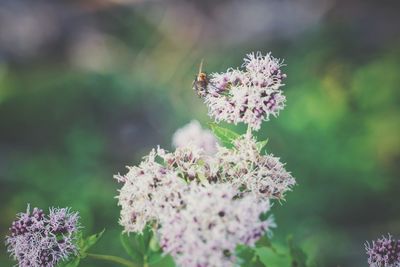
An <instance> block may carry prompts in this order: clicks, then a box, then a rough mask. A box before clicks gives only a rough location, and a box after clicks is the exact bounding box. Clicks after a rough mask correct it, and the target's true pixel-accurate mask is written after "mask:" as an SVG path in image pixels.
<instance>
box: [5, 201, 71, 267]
mask: <svg viewBox="0 0 400 267" xmlns="http://www.w3.org/2000/svg"><path fill="white" fill-rule="evenodd" d="M78 220H79V216H78V213H73V212H71V211H70V210H69V209H68V208H61V209H59V208H52V209H50V213H49V214H48V215H46V214H45V213H44V212H43V211H42V210H41V209H38V208H34V209H33V210H32V211H31V210H30V207H29V205H28V208H27V211H26V212H25V213H20V214H18V215H17V218H16V220H15V221H14V222H13V223H12V225H11V228H10V232H11V234H10V235H9V236H7V237H6V246H7V250H8V252H9V253H10V254H11V256H12V257H13V258H14V259H15V260H17V261H18V266H19V267H28V266H29V267H53V266H56V265H57V264H58V263H59V262H61V261H63V260H66V259H68V258H69V257H70V256H72V255H76V254H77V253H78V249H77V246H76V245H75V244H76V234H77V232H78V229H79V222H78Z"/></svg>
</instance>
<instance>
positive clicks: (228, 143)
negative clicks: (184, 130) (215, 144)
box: [209, 123, 240, 148]
mask: <svg viewBox="0 0 400 267" xmlns="http://www.w3.org/2000/svg"><path fill="white" fill-rule="evenodd" d="M209 125H210V128H211V130H212V131H213V133H214V135H215V136H216V137H217V138H218V139H219V140H220V141H221V143H222V145H223V146H225V147H227V148H231V147H232V146H233V145H232V143H233V141H234V140H235V139H237V138H238V137H239V136H240V135H239V134H238V133H235V132H234V131H232V130H230V129H227V128H224V127H221V126H218V125H217V124H216V123H210V124H209Z"/></svg>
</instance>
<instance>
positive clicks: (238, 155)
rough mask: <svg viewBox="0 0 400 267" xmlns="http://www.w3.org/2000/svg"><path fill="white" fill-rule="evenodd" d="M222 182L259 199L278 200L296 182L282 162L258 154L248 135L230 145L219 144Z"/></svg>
mask: <svg viewBox="0 0 400 267" xmlns="http://www.w3.org/2000/svg"><path fill="white" fill-rule="evenodd" d="M217 156H218V159H219V163H220V166H221V170H222V172H223V173H222V174H221V175H220V177H221V178H220V179H222V182H228V183H231V184H233V185H235V186H236V187H237V188H241V189H242V190H244V191H245V192H252V193H254V194H255V195H256V196H257V197H259V198H262V199H268V198H273V199H282V198H283V197H284V193H285V192H286V191H288V190H290V189H291V187H292V186H293V185H295V183H296V181H295V179H294V178H293V177H292V175H291V174H290V173H289V172H288V171H286V169H285V168H284V164H283V163H281V162H280V160H279V158H277V157H274V156H273V155H272V154H266V155H262V154H261V153H260V148H259V147H257V142H256V141H255V139H254V138H252V137H250V136H247V135H246V136H243V137H240V138H238V139H237V140H235V141H234V147H233V148H232V149H227V148H224V147H220V148H219V151H218V153H217Z"/></svg>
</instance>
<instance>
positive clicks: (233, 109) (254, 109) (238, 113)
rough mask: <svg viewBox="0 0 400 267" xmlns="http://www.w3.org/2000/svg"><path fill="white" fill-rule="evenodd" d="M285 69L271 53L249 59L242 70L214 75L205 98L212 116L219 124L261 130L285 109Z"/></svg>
mask: <svg viewBox="0 0 400 267" xmlns="http://www.w3.org/2000/svg"><path fill="white" fill-rule="evenodd" d="M282 66H284V64H283V62H282V61H281V60H279V59H276V58H274V57H272V56H271V54H270V53H268V54H267V55H265V56H264V55H262V54H261V53H260V52H257V53H256V54H254V53H251V54H248V55H247V57H246V58H245V59H244V63H243V65H242V69H241V70H238V69H228V70H227V71H226V72H224V73H213V74H212V75H211V79H210V83H209V84H208V88H207V92H208V93H207V95H206V96H205V103H206V104H207V105H208V108H209V115H210V116H211V117H214V118H215V120H216V121H217V122H220V121H226V122H228V123H234V124H237V123H239V122H243V123H246V124H248V125H249V126H250V127H251V128H252V129H254V130H258V129H259V128H260V126H261V123H262V122H263V121H267V120H269V118H270V116H271V115H272V116H275V117H276V116H277V115H278V114H279V111H280V110H282V109H283V108H284V106H285V101H286V98H285V96H284V95H283V92H282V90H281V87H282V86H284V84H283V80H284V79H285V78H286V74H284V73H282V71H281V69H280V68H281V67H282Z"/></svg>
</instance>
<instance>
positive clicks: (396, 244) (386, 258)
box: [365, 235, 400, 267]
mask: <svg viewBox="0 0 400 267" xmlns="http://www.w3.org/2000/svg"><path fill="white" fill-rule="evenodd" d="M365 249H366V251H367V255H368V256H369V258H368V264H369V265H370V266H371V267H399V266H400V240H396V239H393V238H392V236H391V235H389V237H388V238H386V237H384V236H383V237H382V238H380V239H378V240H376V241H372V245H370V244H369V243H368V242H367V243H366V244H365Z"/></svg>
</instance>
